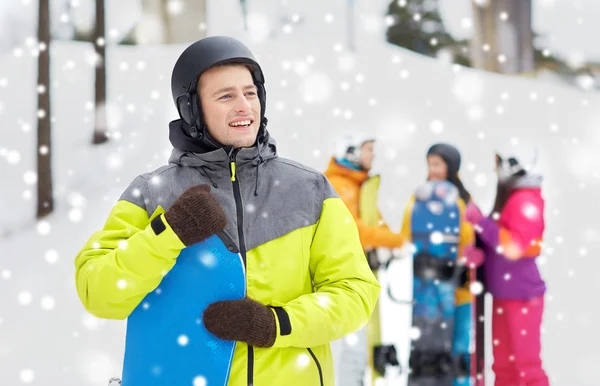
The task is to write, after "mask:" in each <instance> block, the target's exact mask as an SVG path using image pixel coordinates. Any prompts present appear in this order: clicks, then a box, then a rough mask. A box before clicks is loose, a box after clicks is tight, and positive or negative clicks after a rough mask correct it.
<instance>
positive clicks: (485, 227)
mask: <svg viewBox="0 0 600 386" xmlns="http://www.w3.org/2000/svg"><path fill="white" fill-rule="evenodd" d="M538 162H539V161H538V151H537V149H536V148H535V147H534V146H531V145H528V144H525V143H520V144H507V145H504V146H502V147H500V148H499V150H498V151H497V152H496V169H495V170H496V174H497V176H498V185H497V192H496V201H495V203H494V208H493V211H492V215H491V216H489V217H488V216H484V215H483V214H482V213H481V211H480V210H479V208H478V207H477V205H475V203H474V202H471V203H469V205H468V207H467V212H466V215H467V219H468V220H469V221H470V222H471V223H473V224H474V225H475V229H476V230H477V244H478V245H480V246H481V247H482V248H483V250H484V254H485V264H484V271H485V282H486V287H487V290H488V291H489V292H490V294H491V295H492V297H493V299H494V301H493V304H494V306H493V309H494V312H493V316H492V338H493V340H494V345H493V355H494V364H493V366H492V370H493V371H494V373H495V375H496V381H495V385H496V386H509V385H522V384H526V385H535V386H548V385H549V382H548V377H547V375H546V372H545V371H544V369H543V368H542V360H541V335H540V328H541V323H542V314H543V311H544V294H545V292H546V285H545V283H544V280H543V279H542V277H541V275H540V272H539V270H538V267H537V264H536V261H535V259H536V258H537V257H538V256H539V255H540V252H541V245H542V238H543V234H544V229H545V222H544V199H543V198H542V191H541V185H542V175H541V173H540V170H539V167H538Z"/></svg>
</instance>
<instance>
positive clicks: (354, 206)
mask: <svg viewBox="0 0 600 386" xmlns="http://www.w3.org/2000/svg"><path fill="white" fill-rule="evenodd" d="M324 174H325V176H326V177H327V178H328V179H329V181H330V182H331V185H333V187H334V188H335V190H336V191H337V192H338V194H339V195H340V197H341V198H342V200H344V203H345V204H346V206H347V207H348V209H349V210H350V213H352V217H354V220H355V221H356V225H357V226H358V233H359V235H360V241H361V243H362V245H363V247H364V248H365V249H371V248H399V247H400V246H401V245H402V243H403V238H402V236H401V235H400V234H398V233H394V232H392V231H391V230H390V228H389V227H388V225H387V224H386V223H385V222H384V221H383V218H382V216H381V214H380V213H379V212H377V213H376V215H377V217H378V224H377V225H371V224H369V222H368V221H365V217H366V216H372V215H373V214H372V213H361V211H360V201H361V200H360V197H361V187H362V186H363V184H365V183H366V182H367V181H368V180H369V175H368V172H366V171H363V170H353V169H350V168H347V167H345V166H343V165H340V164H339V163H337V161H336V160H335V159H334V158H332V159H331V160H330V162H329V166H328V167H327V170H326V171H325V173H324ZM371 178H379V177H378V176H374V177H371Z"/></svg>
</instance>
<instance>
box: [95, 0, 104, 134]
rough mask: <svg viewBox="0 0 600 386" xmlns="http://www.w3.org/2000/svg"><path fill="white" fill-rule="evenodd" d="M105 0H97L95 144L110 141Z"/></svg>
mask: <svg viewBox="0 0 600 386" xmlns="http://www.w3.org/2000/svg"><path fill="white" fill-rule="evenodd" d="M104 10H105V7H104V0H96V26H95V28H94V41H93V42H92V43H93V44H94V49H95V51H96V60H97V62H96V85H95V90H96V91H95V106H96V109H95V119H94V136H93V138H92V143H93V144H94V145H97V144H100V143H104V142H106V141H108V127H107V116H106V108H105V106H106V39H105V37H104V35H105V33H104V29H105V22H104V13H105V12H104Z"/></svg>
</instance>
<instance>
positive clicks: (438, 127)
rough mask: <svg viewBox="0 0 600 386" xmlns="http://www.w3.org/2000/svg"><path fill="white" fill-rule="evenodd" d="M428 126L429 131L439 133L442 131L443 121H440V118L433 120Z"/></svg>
mask: <svg viewBox="0 0 600 386" xmlns="http://www.w3.org/2000/svg"><path fill="white" fill-rule="evenodd" d="M429 128H430V129H431V131H432V132H433V133H435V134H439V133H441V132H442V131H444V123H443V122H442V121H440V120H434V121H432V122H431V124H430V125H429Z"/></svg>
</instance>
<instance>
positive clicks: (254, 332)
mask: <svg viewBox="0 0 600 386" xmlns="http://www.w3.org/2000/svg"><path fill="white" fill-rule="evenodd" d="M202 319H203V321H204V326H205V327H206V329H207V330H208V331H210V332H211V333H212V334H213V335H215V336H216V337H218V338H221V339H225V340H236V341H240V342H245V343H248V344H249V345H251V346H255V347H271V346H273V344H274V343H275V338H276V337H277V323H276V322H275V313H274V312H273V310H271V309H270V308H269V307H267V306H265V305H262V304H260V303H259V302H257V301H255V300H252V299H250V298H244V299H240V300H224V301H220V302H215V303H213V304H211V305H209V306H208V307H207V308H206V310H204V315H203V316H202Z"/></svg>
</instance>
